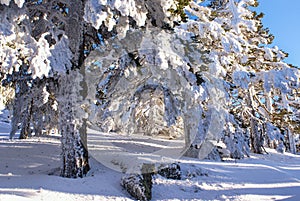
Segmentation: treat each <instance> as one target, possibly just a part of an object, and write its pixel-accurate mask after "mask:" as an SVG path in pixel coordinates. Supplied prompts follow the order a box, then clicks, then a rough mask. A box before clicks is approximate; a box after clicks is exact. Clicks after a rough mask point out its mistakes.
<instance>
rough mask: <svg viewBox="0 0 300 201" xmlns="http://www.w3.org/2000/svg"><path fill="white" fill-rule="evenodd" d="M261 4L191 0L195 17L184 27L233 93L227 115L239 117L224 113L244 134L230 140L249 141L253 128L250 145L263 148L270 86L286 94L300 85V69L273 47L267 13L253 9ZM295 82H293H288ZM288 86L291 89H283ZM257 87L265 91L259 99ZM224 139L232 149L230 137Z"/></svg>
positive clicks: (259, 150)
mask: <svg viewBox="0 0 300 201" xmlns="http://www.w3.org/2000/svg"><path fill="white" fill-rule="evenodd" d="M257 5H258V2H257V1H255V0H240V1H234V0H228V1H223V0H222V1H218V0H212V1H207V2H202V3H201V4H195V3H193V2H192V3H191V5H190V7H188V8H187V11H188V12H189V13H190V14H191V15H192V16H193V17H192V18H194V19H195V20H194V21H189V22H188V23H187V24H185V25H182V26H186V27H188V29H187V30H188V31H190V33H192V34H194V39H195V40H196V41H197V42H198V43H199V46H200V47H201V48H202V49H205V50H207V51H208V52H209V53H208V58H210V59H211V60H212V63H211V65H210V70H211V71H212V73H215V75H216V76H217V77H218V78H220V79H222V78H223V79H225V82H224V87H225V88H226V91H225V93H226V94H227V97H228V98H229V99H228V101H227V104H228V110H227V112H228V115H229V116H231V115H233V116H235V118H226V119H227V120H229V122H227V124H230V125H231V127H232V125H234V127H233V128H232V129H231V130H232V131H234V130H236V131H241V130H243V133H244V135H239V137H238V136H235V134H234V133H232V135H233V136H232V137H229V139H230V138H231V139H237V141H240V142H241V143H236V145H237V146H239V145H242V144H245V143H244V142H245V140H247V133H250V136H249V137H250V145H251V148H252V150H253V151H254V152H256V153H262V145H263V134H264V131H263V129H262V128H263V126H262V124H264V122H271V119H270V116H268V115H266V114H268V113H269V111H268V109H267V106H266V104H267V103H268V101H269V102H270V101H271V102H272V101H274V100H275V99H274V100H270V98H271V99H272V97H270V96H268V94H269V93H270V89H272V90H279V91H282V92H283V93H287V92H288V91H289V92H290V91H294V90H295V89H296V87H294V86H298V84H299V78H297V74H299V70H298V69H296V68H293V67H292V66H289V65H287V64H286V63H285V62H283V59H284V58H285V56H286V54H285V53H284V52H283V51H281V50H279V49H278V48H277V47H270V44H271V42H272V40H273V36H272V35H271V34H269V33H268V29H265V28H263V26H262V23H261V17H262V16H263V15H262V14H257V13H256V12H254V11H252V10H251V9H250V7H251V6H252V7H253V6H254V7H255V6H257ZM274 74H276V75H280V78H282V79H280V81H279V82H281V83H284V84H282V85H280V84H279V82H277V81H276V80H275V79H272V77H274ZM291 82H293V84H289V83H291ZM261 83H264V84H261ZM267 86H269V87H267ZM270 86H272V87H270ZM284 86H288V87H287V88H288V89H287V90H285V87H284ZM258 92H260V93H262V94H263V95H261V96H259V98H258ZM264 100H268V101H264ZM269 106H270V104H269ZM230 121H233V122H230ZM248 128H250V129H249V131H250V132H248V131H247V130H248ZM226 142H227V145H228V146H227V148H229V147H230V146H229V144H228V142H229V141H228V140H226ZM229 149H231V150H230V151H231V152H232V151H233V150H244V151H246V150H247V148H245V149H244V148H242V147H239V148H238V149H236V148H234V149H232V148H229ZM238 155H239V156H240V155H243V153H242V152H240V154H238Z"/></svg>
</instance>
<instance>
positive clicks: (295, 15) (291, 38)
mask: <svg viewBox="0 0 300 201" xmlns="http://www.w3.org/2000/svg"><path fill="white" fill-rule="evenodd" d="M258 1H259V7H258V11H260V12H263V13H264V14H265V16H264V18H263V20H262V21H263V25H264V27H268V28H269V29H270V33H272V34H273V35H274V36H275V40H274V41H273V44H274V45H277V46H278V47H279V49H282V50H284V51H285V52H287V53H289V58H288V59H286V62H287V63H291V64H293V65H296V66H298V67H300V0H258Z"/></svg>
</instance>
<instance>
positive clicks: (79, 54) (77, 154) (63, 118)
mask: <svg viewBox="0 0 300 201" xmlns="http://www.w3.org/2000/svg"><path fill="white" fill-rule="evenodd" d="M84 2H85V1H76V0H70V1H69V12H68V15H69V16H68V19H67V26H66V28H65V33H66V35H67V37H68V39H69V47H70V50H71V52H72V53H73V59H72V63H73V68H72V69H70V71H69V72H68V73H67V74H66V75H62V76H61V77H60V80H59V85H60V86H59V88H60V89H59V100H58V101H59V113H60V114H59V119H60V122H59V129H60V133H61V135H62V159H63V165H62V171H61V175H62V176H63V177H70V178H76V177H82V176H83V175H85V174H86V173H87V172H88V171H89V169H90V167H89V163H88V151H87V135H86V119H85V118H86V117H85V116H86V115H85V113H84V112H83V111H82V110H81V107H80V105H81V101H82V100H83V99H84V98H85V97H84V94H85V92H84V88H85V87H84V86H85V84H84V74H83V72H84V70H82V69H80V68H83V67H82V64H83V61H84V57H83V55H84V49H83V48H84V44H83V43H84V40H83V38H84V34H83V32H84V22H83V15H84Z"/></svg>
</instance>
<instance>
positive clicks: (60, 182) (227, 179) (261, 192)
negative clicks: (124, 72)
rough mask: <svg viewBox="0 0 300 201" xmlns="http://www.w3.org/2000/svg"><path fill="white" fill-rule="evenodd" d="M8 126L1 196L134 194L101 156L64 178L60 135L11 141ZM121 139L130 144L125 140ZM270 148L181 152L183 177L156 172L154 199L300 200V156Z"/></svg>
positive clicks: (1, 149)
mask: <svg viewBox="0 0 300 201" xmlns="http://www.w3.org/2000/svg"><path fill="white" fill-rule="evenodd" d="M8 132H9V126H8V125H7V124H6V123H0V201H2V200H3V201H6V200H10V201H12V200H18V201H19V200H21V201H22V200H49V201H50V200H51V201H52V200H64V201H67V200H79V201H80V200H132V199H133V198H132V197H130V195H129V194H128V193H127V192H126V191H124V190H123V189H122V187H121V186H120V180H121V177H122V176H123V175H124V174H123V173H121V172H118V171H116V170H113V169H111V168H109V167H107V165H106V166H105V165H102V164H101V163H99V162H98V161H97V160H96V159H97V157H95V158H96V159H95V158H93V157H92V158H91V166H92V170H91V171H90V172H89V174H88V175H87V177H84V178H82V179H66V178H61V177H59V176H57V173H58V171H59V169H58V168H59V166H60V160H59V159H60V156H59V154H60V142H59V139H58V137H56V136H50V137H47V138H32V139H28V140H22V141H21V140H18V139H14V140H12V141H10V140H8ZM103 136H105V137H107V134H103ZM102 139H103V138H102ZM142 141H143V143H141V140H140V141H138V140H131V142H130V143H131V144H133V146H132V147H139V148H140V146H141V145H142V146H144V147H143V148H144V149H145V150H146V149H147V146H148V149H150V148H151V147H153V145H154V144H153V141H150V140H149V141H147V139H146V138H143V139H142ZM135 142H136V144H135ZM118 143H124V146H119V147H126V144H127V145H128V142H127V141H126V140H123V141H120V140H119V141H118ZM134 144H135V145H134ZM119 145H120V144H119ZM126 148H127V149H128V147H126ZM267 151H268V152H269V154H265V155H256V154H252V155H251V157H250V158H247V159H244V160H239V161H227V162H213V161H199V160H195V159H191V158H181V159H180V164H181V167H182V173H183V179H182V180H171V179H165V178H163V177H161V176H155V178H154V186H153V200H255V201H258V200H295V201H297V200H300V156H299V155H291V154H287V153H286V154H279V153H276V152H275V151H273V150H269V149H268V150H267ZM94 153H95V152H94ZM91 155H93V152H92V153H91ZM116 160H117V159H116ZM112 161H114V159H112Z"/></svg>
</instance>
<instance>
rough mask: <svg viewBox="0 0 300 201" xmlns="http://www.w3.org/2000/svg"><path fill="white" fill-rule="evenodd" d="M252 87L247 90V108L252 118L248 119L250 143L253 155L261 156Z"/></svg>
mask: <svg viewBox="0 0 300 201" xmlns="http://www.w3.org/2000/svg"><path fill="white" fill-rule="evenodd" d="M253 96H254V87H253V86H250V87H249V90H248V101H247V104H248V107H249V108H251V113H252V116H251V117H250V143H251V148H252V151H253V152H254V153H257V154H262V153H263V150H262V147H263V144H262V133H261V132H259V130H258V122H257V120H256V119H255V108H254V104H255V102H254V100H253Z"/></svg>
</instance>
